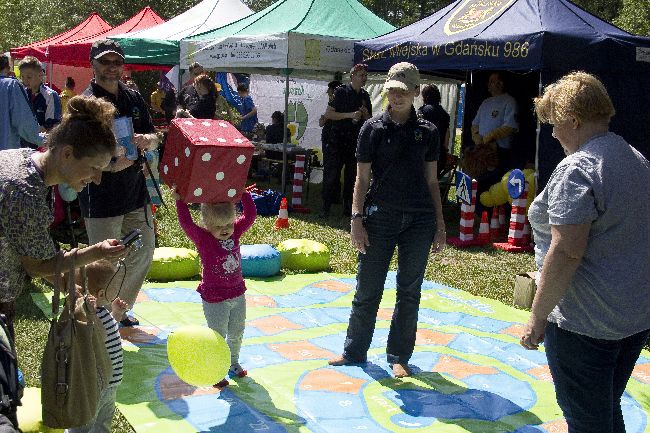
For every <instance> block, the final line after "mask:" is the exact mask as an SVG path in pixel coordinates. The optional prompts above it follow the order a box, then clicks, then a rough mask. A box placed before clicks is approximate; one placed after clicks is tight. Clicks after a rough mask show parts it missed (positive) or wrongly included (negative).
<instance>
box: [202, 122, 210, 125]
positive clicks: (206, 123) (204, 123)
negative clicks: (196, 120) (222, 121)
mask: <svg viewBox="0 0 650 433" xmlns="http://www.w3.org/2000/svg"><path fill="white" fill-rule="evenodd" d="M201 125H203V126H210V125H212V123H210V122H201Z"/></svg>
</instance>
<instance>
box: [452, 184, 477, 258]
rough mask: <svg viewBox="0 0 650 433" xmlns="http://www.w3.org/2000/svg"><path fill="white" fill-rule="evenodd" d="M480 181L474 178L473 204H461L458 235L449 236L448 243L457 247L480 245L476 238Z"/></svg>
mask: <svg viewBox="0 0 650 433" xmlns="http://www.w3.org/2000/svg"><path fill="white" fill-rule="evenodd" d="M477 191H478V183H477V182H476V180H475V179H472V204H467V203H465V202H463V203H462V204H461V205H460V225H459V227H458V237H451V238H447V243H448V244H449V245H453V246H455V247H457V248H467V247H473V246H476V245H479V242H478V239H475V238H474V211H475V210H476V199H477V197H476V196H477V195H478V194H477Z"/></svg>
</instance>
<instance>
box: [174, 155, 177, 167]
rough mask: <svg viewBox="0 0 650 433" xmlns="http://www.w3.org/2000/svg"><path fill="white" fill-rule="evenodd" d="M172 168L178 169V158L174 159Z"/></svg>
mask: <svg viewBox="0 0 650 433" xmlns="http://www.w3.org/2000/svg"><path fill="white" fill-rule="evenodd" d="M174 167H178V157H176V158H174Z"/></svg>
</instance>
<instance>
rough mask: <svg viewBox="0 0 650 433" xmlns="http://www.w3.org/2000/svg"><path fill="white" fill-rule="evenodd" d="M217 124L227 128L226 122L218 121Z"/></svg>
mask: <svg viewBox="0 0 650 433" xmlns="http://www.w3.org/2000/svg"><path fill="white" fill-rule="evenodd" d="M219 126H221V127H224V128H227V127H228V124H227V123H223V122H219Z"/></svg>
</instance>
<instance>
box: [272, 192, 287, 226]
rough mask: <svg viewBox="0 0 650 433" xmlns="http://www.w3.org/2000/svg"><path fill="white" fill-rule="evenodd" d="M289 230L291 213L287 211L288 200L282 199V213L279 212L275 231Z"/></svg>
mask: <svg viewBox="0 0 650 433" xmlns="http://www.w3.org/2000/svg"><path fill="white" fill-rule="evenodd" d="M288 228H289V211H288V210H287V199H286V198H285V197H282V201H281V202H280V211H279V212H278V219H276V220H275V229H276V230H279V229H288Z"/></svg>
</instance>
